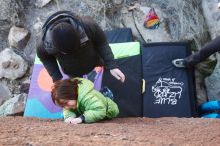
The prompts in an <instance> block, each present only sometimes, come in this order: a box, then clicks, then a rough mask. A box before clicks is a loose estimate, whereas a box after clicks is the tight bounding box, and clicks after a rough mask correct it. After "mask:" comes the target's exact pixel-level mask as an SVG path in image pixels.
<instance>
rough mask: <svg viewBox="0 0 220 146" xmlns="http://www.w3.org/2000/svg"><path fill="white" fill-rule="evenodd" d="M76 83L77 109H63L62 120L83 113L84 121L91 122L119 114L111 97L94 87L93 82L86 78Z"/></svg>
mask: <svg viewBox="0 0 220 146" xmlns="http://www.w3.org/2000/svg"><path fill="white" fill-rule="evenodd" d="M74 79H78V80H80V81H81V83H80V84H79V85H78V100H77V110H76V111H73V110H66V109H63V115H64V120H65V119H67V118H69V117H77V116H78V115H84V117H85V123H93V122H97V121H100V120H102V119H105V118H109V119H110V118H114V117H116V116H117V115H118V114H119V110H118V106H117V104H116V103H115V102H113V101H112V100H111V99H109V98H106V97H105V96H104V95H103V94H101V93H100V92H98V91H96V90H95V89H94V84H93V83H92V82H91V81H90V80H87V79H83V78H74Z"/></svg>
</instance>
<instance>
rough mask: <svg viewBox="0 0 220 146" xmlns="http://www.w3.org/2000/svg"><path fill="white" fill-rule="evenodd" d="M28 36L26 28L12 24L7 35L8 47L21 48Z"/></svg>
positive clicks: (25, 43)
mask: <svg viewBox="0 0 220 146" xmlns="http://www.w3.org/2000/svg"><path fill="white" fill-rule="evenodd" d="M29 38H30V33H29V32H28V30H26V29H24V28H21V27H16V26H13V27H11V29H10V31H9V35H8V42H9V45H10V47H14V48H17V49H23V48H24V47H25V46H26V45H27V42H28V40H29Z"/></svg>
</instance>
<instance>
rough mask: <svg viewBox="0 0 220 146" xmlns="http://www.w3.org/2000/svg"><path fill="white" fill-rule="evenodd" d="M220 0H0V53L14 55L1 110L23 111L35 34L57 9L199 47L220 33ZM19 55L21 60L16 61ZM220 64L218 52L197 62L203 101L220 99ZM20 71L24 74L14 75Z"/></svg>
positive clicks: (4, 62)
mask: <svg viewBox="0 0 220 146" xmlns="http://www.w3.org/2000/svg"><path fill="white" fill-rule="evenodd" d="M217 3H218V0H175V1H174V0H81V1H79V0H22V1H15V0H8V1H5V0H0V24H1V26H2V27H1V28H0V32H1V33H0V51H1V52H0V55H1V54H4V55H3V56H5V55H6V56H7V55H8V56H13V57H11V58H10V57H8V58H6V59H5V58H4V57H1V58H0V97H1V99H0V115H8V114H16V113H20V112H22V110H23V108H24V106H25V101H26V98H27V94H28V88H29V84H30V78H31V73H32V68H33V62H34V58H35V55H36V39H37V36H38V35H39V32H40V30H41V27H42V25H43V23H44V22H45V20H46V19H47V17H48V16H50V15H51V14H52V13H54V12H56V11H59V10H70V11H73V12H75V13H76V14H78V15H89V16H91V17H93V18H94V19H95V20H96V21H97V22H98V24H99V25H100V26H101V27H102V28H103V29H104V30H110V29H114V28H122V27H130V28H131V29H132V32H133V35H134V38H135V39H136V40H139V41H142V42H146V43H148V42H178V41H191V42H192V50H193V51H197V50H198V49H200V48H201V47H202V46H203V45H204V44H205V43H207V42H208V41H210V39H213V38H215V37H216V36H217V35H218V34H219V32H220V31H219V30H220V28H218V27H217V26H219V25H218V24H219V23H220V21H219V16H220V10H219V9H217ZM150 8H154V9H155V11H156V13H157V14H158V16H159V17H160V20H161V24H160V26H159V28H158V29H155V30H149V29H146V28H144V27H143V22H144V18H145V16H146V13H147V12H148V11H149V10H150ZM9 32H10V33H9ZM5 53H6V54H5ZM12 54H13V55H12ZM16 58H17V59H19V60H20V61H21V62H22V63H20V64H13V61H12V60H16ZM217 58H218V64H217V66H216V67H215V65H216V62H217ZM219 67H220V65H219V57H218V56H217V55H213V56H211V57H210V58H209V59H208V60H207V61H204V62H203V63H201V64H199V65H198V66H197V67H196V82H197V83H196V84H197V99H198V103H199V104H201V103H203V102H205V101H206V100H207V99H220V93H219V91H218V89H219V87H220V85H219V82H216V81H218V80H219V77H220V76H219V75H218V74H219ZM214 68H215V70H214V72H213V69H214ZM8 69H10V71H9V70H8ZM18 70H19V72H20V73H19V74H14V72H17V71H18ZM9 72H10V73H9ZM212 72H213V74H212V75H211V73H212ZM9 74H10V75H9ZM210 75H211V76H210ZM207 76H209V77H207ZM205 77H207V78H206V82H205V84H204V78H205ZM214 81H215V82H214ZM205 85H206V86H205ZM206 89H207V90H206ZM206 91H208V94H207V92H206ZM15 103H17V104H15ZM18 105H19V106H18ZM18 107H19V108H18Z"/></svg>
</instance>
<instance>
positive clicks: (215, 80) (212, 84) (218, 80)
mask: <svg viewBox="0 0 220 146" xmlns="http://www.w3.org/2000/svg"><path fill="white" fill-rule="evenodd" d="M205 83H206V89H207V94H208V99H209V100H220V90H219V89H220V55H219V54H218V63H217V64H216V67H215V69H214V71H213V73H212V74H211V75H210V76H209V77H207V78H206V79H205Z"/></svg>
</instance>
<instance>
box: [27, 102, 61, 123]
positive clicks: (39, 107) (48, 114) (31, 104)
mask: <svg viewBox="0 0 220 146" xmlns="http://www.w3.org/2000/svg"><path fill="white" fill-rule="evenodd" d="M33 107H37V108H35V109H34V110H25V115H26V117H28V115H30V117H32V116H33V115H37V117H38V118H49V119H60V118H63V112H62V111H60V112H55V113H51V112H50V111H49V110H48V109H46V108H45V106H43V105H42V103H41V102H39V100H37V99H29V100H27V103H26V108H28V109H31V108H33ZM39 113H40V114H39Z"/></svg>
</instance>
